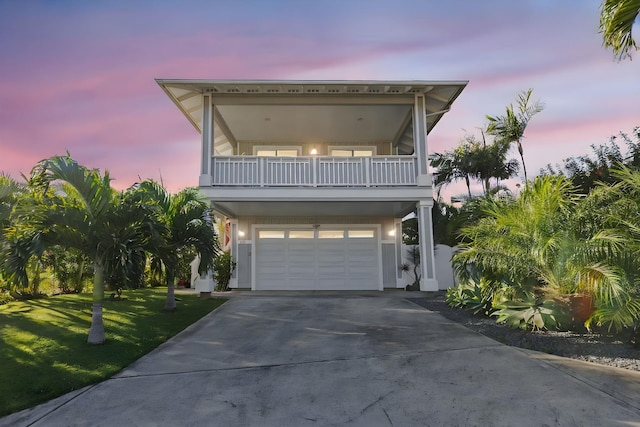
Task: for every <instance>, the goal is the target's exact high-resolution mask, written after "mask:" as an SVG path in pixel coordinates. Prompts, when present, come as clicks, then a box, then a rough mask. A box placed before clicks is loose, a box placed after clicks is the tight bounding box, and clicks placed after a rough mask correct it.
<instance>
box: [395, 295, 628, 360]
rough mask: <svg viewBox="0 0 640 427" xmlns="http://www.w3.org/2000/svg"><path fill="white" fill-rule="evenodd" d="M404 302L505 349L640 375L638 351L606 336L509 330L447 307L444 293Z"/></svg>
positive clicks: (490, 321)
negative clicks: (559, 357)
mask: <svg viewBox="0 0 640 427" xmlns="http://www.w3.org/2000/svg"><path fill="white" fill-rule="evenodd" d="M407 299H409V300H410V301H411V302H413V303H415V304H418V305H420V306H422V307H424V308H426V309H428V310H430V311H433V312H436V313H438V314H440V315H442V316H443V317H446V318H447V319H449V320H452V321H454V322H456V323H459V324H461V325H463V326H465V327H467V328H469V329H471V330H473V331H475V332H478V333H480V334H482V335H485V336H487V337H489V338H492V339H494V340H496V341H499V342H501V343H503V344H506V345H510V346H513V347H520V348H525V349H529V350H536V351H541V352H545V353H549V354H555V355H557V356H563V357H570V358H573V359H579V360H586V361H589V362H594V363H599V364H602V365H607V366H616V367H619V368H626V369H631V370H634V371H640V349H639V348H634V347H633V346H632V345H631V344H630V343H629V342H628V340H624V339H622V338H620V337H616V336H614V335H612V334H608V333H606V332H591V333H589V332H555V331H523V330H521V329H512V328H509V327H507V326H505V325H503V324H499V323H496V321H495V320H494V319H493V318H490V317H486V316H482V315H474V314H473V313H470V312H468V311H466V310H462V309H459V308H453V307H449V306H448V305H447V303H446V302H445V299H444V293H443V292H438V293H436V294H434V295H433V296H428V297H416V298H412V297H409V298H407Z"/></svg>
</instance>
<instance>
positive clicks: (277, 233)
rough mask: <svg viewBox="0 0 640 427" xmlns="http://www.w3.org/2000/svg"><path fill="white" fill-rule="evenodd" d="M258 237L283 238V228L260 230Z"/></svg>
mask: <svg viewBox="0 0 640 427" xmlns="http://www.w3.org/2000/svg"><path fill="white" fill-rule="evenodd" d="M258 237H259V238H260V239H284V230H260V231H259V232H258Z"/></svg>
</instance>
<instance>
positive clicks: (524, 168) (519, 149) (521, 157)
mask: <svg viewBox="0 0 640 427" xmlns="http://www.w3.org/2000/svg"><path fill="white" fill-rule="evenodd" d="M522 151H523V150H522V143H521V142H520V141H519V140H518V153H520V160H522V170H523V171H524V182H527V181H528V179H527V166H525V164H524V154H523V152H522Z"/></svg>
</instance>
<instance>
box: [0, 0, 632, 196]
mask: <svg viewBox="0 0 640 427" xmlns="http://www.w3.org/2000/svg"><path fill="white" fill-rule="evenodd" d="M599 5H600V0H579V1H569V0H519V1H513V0H483V1H476V0H450V1H441V0H437V1H436V0H420V1H402V0H395V1H386V0H363V1H360V0H323V1H307V0H268V1H267V0H264V1H261V0H252V1H248V0H238V1H212V0H209V1H180V2H168V1H100V2H93V1H45V0H43V1H35V0H31V1H8V0H0V77H1V78H0V171H4V172H6V173H9V174H10V175H12V176H13V177H15V178H19V177H20V173H24V174H28V173H29V171H30V169H31V167H32V166H33V165H34V164H35V163H36V162H37V161H39V160H41V159H43V158H46V157H50V156H52V155H56V154H64V153H65V152H66V151H67V150H68V151H69V152H70V153H71V155H72V157H74V158H75V159H77V160H78V161H79V162H80V163H82V164H84V165H86V166H89V167H92V168H100V169H108V170H109V172H110V173H111V175H112V177H113V178H115V181H114V186H115V187H116V188H125V187H128V186H129V185H131V184H132V183H134V182H135V181H137V180H139V178H142V179H144V178H154V179H160V177H162V179H163V181H164V183H165V185H166V186H167V187H168V188H169V189H170V190H171V191H177V190H179V189H181V188H184V187H186V186H194V185H197V181H198V174H199V166H198V165H199V161H198V158H199V146H200V145H199V136H198V134H197V133H196V131H195V129H194V128H193V127H192V126H191V124H190V123H189V122H188V121H187V120H186V119H185V117H184V116H183V115H182V114H181V113H180V112H179V111H178V110H177V108H176V107H175V106H174V105H173V104H172V103H171V101H170V100H169V98H168V97H167V96H166V95H165V94H164V93H163V92H162V90H161V89H160V88H159V86H158V85H157V84H156V83H155V81H154V79H155V78H198V79H309V80H316V79H317V80H349V79H357V80H361V79H366V80H394V79H402V80H469V85H468V86H467V88H466V89H465V90H464V91H463V93H462V95H461V96H460V97H459V98H458V99H457V101H456V102H455V103H454V105H453V109H452V110H451V112H449V113H448V114H446V115H445V116H444V117H443V119H442V120H441V121H440V123H439V124H438V125H437V126H436V128H435V129H434V130H433V132H432V133H431V134H430V136H429V141H428V142H429V151H430V152H434V151H443V150H448V149H452V148H453V147H454V146H455V145H457V144H458V143H459V141H460V140H461V139H462V138H463V137H464V135H465V132H467V133H475V134H476V135H478V134H479V133H478V129H479V128H481V127H482V126H484V124H485V123H486V120H485V116H486V115H487V114H489V115H498V114H502V113H504V109H505V107H506V106H507V105H508V104H510V103H511V102H513V101H514V100H515V98H516V96H517V94H518V93H519V92H520V91H522V90H526V89H528V88H534V98H535V99H539V100H541V101H543V102H544V103H545V104H546V109H545V110H544V111H543V112H542V113H540V114H539V115H538V116H536V117H535V118H534V119H533V120H532V122H531V124H530V126H529V128H527V132H526V134H525V136H526V138H525V141H524V150H525V151H524V154H525V160H526V162H527V169H528V171H529V174H530V175H533V174H534V173H536V172H537V171H538V170H539V169H540V168H541V167H544V166H545V165H546V164H547V163H560V162H561V161H562V159H563V158H565V157H567V156H572V155H581V154H587V153H589V152H590V145H592V144H600V143H604V142H607V141H608V139H609V137H610V136H611V135H614V134H616V133H618V132H619V131H624V132H631V130H632V129H633V128H634V127H635V126H640V52H637V53H636V55H634V56H635V59H634V60H633V61H629V60H626V61H623V62H620V63H617V62H615V61H614V59H613V54H612V53H611V51H609V50H606V49H605V48H604V47H602V41H601V37H600V35H599V34H598V19H599ZM634 31H635V34H636V40H638V37H639V36H638V35H640V28H639V25H638V23H636V25H635V27H634ZM513 157H517V153H516V152H515V151H514V152H513Z"/></svg>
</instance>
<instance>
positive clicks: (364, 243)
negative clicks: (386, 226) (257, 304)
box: [254, 228, 380, 290]
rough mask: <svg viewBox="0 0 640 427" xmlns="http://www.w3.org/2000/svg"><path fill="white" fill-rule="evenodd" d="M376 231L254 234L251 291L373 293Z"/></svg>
mask: <svg viewBox="0 0 640 427" xmlns="http://www.w3.org/2000/svg"><path fill="white" fill-rule="evenodd" d="M376 233H377V232H376V230H375V229H360V228H353V229H351V228H348V229H339V228H332V229H318V230H314V229H299V230H296V229H288V230H284V229H273V230H272V229H257V230H256V233H255V238H256V250H255V273H256V274H255V276H254V277H255V289H257V290H377V289H379V265H380V263H379V261H378V258H379V257H378V243H377V236H376Z"/></svg>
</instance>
